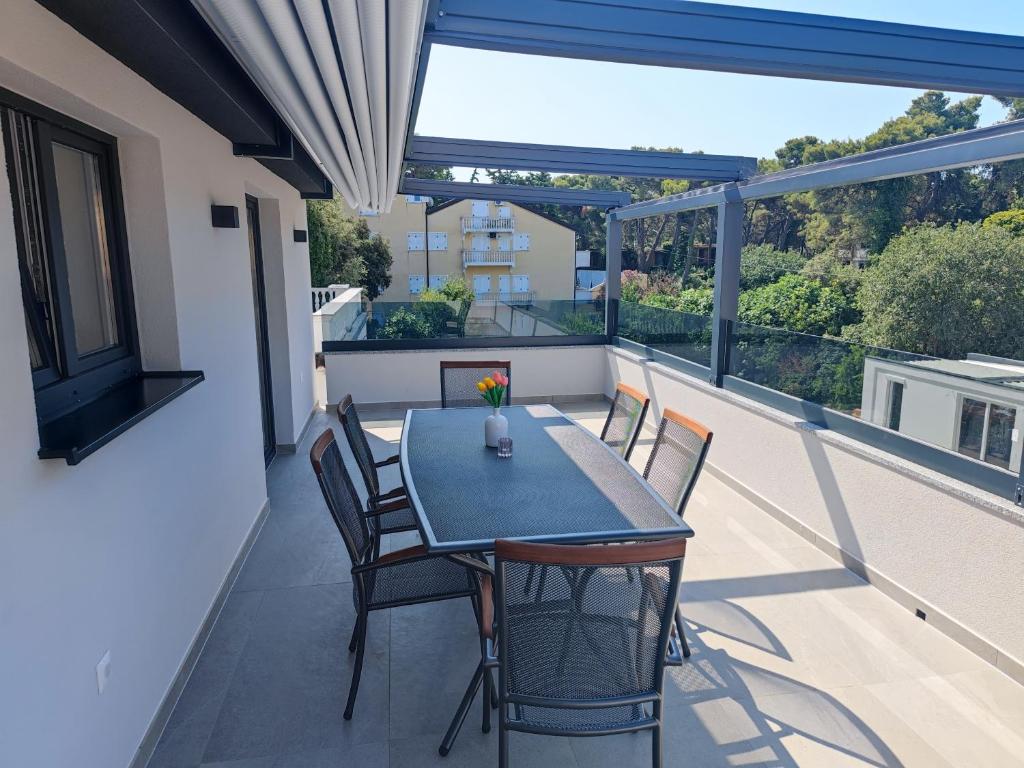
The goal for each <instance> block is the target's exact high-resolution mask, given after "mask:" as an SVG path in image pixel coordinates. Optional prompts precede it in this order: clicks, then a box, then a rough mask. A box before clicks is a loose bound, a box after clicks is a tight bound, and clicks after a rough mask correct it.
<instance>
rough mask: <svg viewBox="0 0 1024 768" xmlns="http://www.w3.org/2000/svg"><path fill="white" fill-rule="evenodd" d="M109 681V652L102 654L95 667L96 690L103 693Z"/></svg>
mask: <svg viewBox="0 0 1024 768" xmlns="http://www.w3.org/2000/svg"><path fill="white" fill-rule="evenodd" d="M109 680H110V651H107V652H106V653H104V654H103V658H102V659H100V663H99V664H97V665H96V690H97V691H99V692H100V693H103V690H104V689H105V688H106V687H107V682H108V681H109Z"/></svg>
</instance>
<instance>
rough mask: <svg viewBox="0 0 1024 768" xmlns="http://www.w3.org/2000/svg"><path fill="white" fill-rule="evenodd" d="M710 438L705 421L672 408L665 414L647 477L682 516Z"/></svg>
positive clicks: (645, 472)
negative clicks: (702, 422)
mask: <svg viewBox="0 0 1024 768" xmlns="http://www.w3.org/2000/svg"><path fill="white" fill-rule="evenodd" d="M711 438H712V432H711V430H710V429H708V428H707V427H705V426H704V425H703V424H700V423H699V422H696V421H694V420H693V419H690V418H687V417H686V416H683V415H682V414H681V413H678V412H676V411H673V410H672V409H671V408H666V409H665V410H664V412H663V413H662V418H661V424H659V425H658V436H657V437H656V438H655V440H654V447H653V448H652V449H651V456H650V458H649V459H648V460H647V467H646V469H644V477H645V478H646V479H647V482H648V483H650V484H651V487H653V488H654V490H656V491H657V492H658V493H659V494H660V495H661V497H662V498H663V499H665V501H666V502H667V503H668V504H669V505H670V506H672V507H673V508H674V509H675V510H676V512H678V513H679V516H680V517H682V514H683V509H684V508H685V507H686V501H687V499H689V498H690V492H691V491H693V486H694V485H696V484H697V478H698V476H699V475H700V470H701V468H702V467H703V466H704V458H705V457H706V456H707V454H708V448H709V447H710V445H711Z"/></svg>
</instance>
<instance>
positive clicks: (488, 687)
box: [480, 669, 494, 733]
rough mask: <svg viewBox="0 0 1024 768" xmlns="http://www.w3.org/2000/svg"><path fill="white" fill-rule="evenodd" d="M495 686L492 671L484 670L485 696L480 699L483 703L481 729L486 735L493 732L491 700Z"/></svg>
mask: <svg viewBox="0 0 1024 768" xmlns="http://www.w3.org/2000/svg"><path fill="white" fill-rule="evenodd" d="M493 686H494V678H492V677H491V670H489V669H485V670H484V695H483V696H481V697H480V699H481V703H482V704H483V710H484V715H483V718H484V720H483V724H482V725H481V726H480V729H481V730H482V731H483V732H484V733H490V732H491V699H492V698H493V693H492V687H493Z"/></svg>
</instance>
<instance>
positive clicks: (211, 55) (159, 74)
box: [39, 0, 331, 196]
mask: <svg viewBox="0 0 1024 768" xmlns="http://www.w3.org/2000/svg"><path fill="white" fill-rule="evenodd" d="M39 1H40V3H41V5H43V6H44V7H45V8H47V9H48V10H49V11H51V12H52V13H53V14H55V15H56V16H57V17H59V18H60V19H62V20H63V21H64V22H66V23H67V24H69V25H70V26H72V27H73V28H74V29H76V30H77V31H78V32H79V33H80V34H81V35H83V36H84V37H86V38H88V39H89V40H91V41H92V42H93V43H95V44H96V45H98V46H99V47H100V48H102V49H103V50H105V51H106V52H107V53H109V54H110V55H111V56H113V57H114V58H116V59H118V60H119V61H120V62H121V63H123V64H124V65H125V66H127V67H129V68H130V69H132V70H133V71H134V72H136V73H138V74H139V75H140V76H141V77H143V78H145V79H146V80H147V81H149V82H150V83H151V84H152V85H153V86H154V87H156V88H158V89H159V90H160V91H162V92H163V93H165V94H166V95H167V96H169V97H170V98H172V99H174V101H176V102H178V103H179V104H181V105H182V106H183V107H185V108H186V109H187V110H189V111H190V112H192V114H194V115H195V116H196V117H198V118H199V119H200V120H202V121H203V122H205V123H206V124H207V125H209V126H210V127H211V128H213V129H214V130H215V131H217V132H218V133H220V134H221V135H223V136H225V137H226V138H227V139H229V140H230V141H231V142H232V144H233V147H234V152H235V154H236V155H244V156H248V157H255V158H257V159H258V160H259V162H261V163H262V164H263V165H265V166H267V167H268V168H269V169H270V170H271V171H273V172H274V173H276V174H277V175H278V176H280V177H281V178H283V179H284V180H285V181H287V182H288V183H289V184H291V185H292V186H294V187H295V188H296V189H297V190H298V191H299V192H301V193H302V194H303V195H310V196H314V195H324V194H327V195H328V196H330V192H331V185H330V182H329V181H328V180H327V177H326V176H325V175H324V174H323V172H322V171H321V170H320V168H319V167H318V166H317V164H316V163H315V162H314V161H313V159H312V158H311V157H310V156H309V154H308V153H307V152H306V150H305V149H304V148H303V147H302V145H301V144H297V143H296V142H294V141H293V140H292V134H291V131H289V129H288V127H287V126H286V125H285V123H284V122H283V121H282V120H281V118H280V117H279V116H278V114H277V112H276V110H275V109H274V107H273V106H272V105H271V104H270V102H269V101H268V100H267V98H266V97H265V96H264V95H263V94H262V93H261V92H260V90H259V88H257V87H256V86H255V84H254V83H253V82H252V79H251V78H250V77H249V75H248V74H246V72H245V70H243V69H242V67H241V66H239V64H238V62H237V61H235V59H234V57H233V56H232V55H231V54H230V53H229V52H228V51H227V50H226V49H225V47H224V45H223V44H222V43H221V41H220V40H219V39H218V38H217V35H216V34H215V33H214V32H213V30H211V29H210V27H209V26H208V25H207V24H206V22H205V21H204V20H203V18H202V16H200V14H199V13H198V11H196V9H195V8H193V7H192V6H191V5H190V4H189V3H185V2H174V3H168V2H161V0H39Z"/></svg>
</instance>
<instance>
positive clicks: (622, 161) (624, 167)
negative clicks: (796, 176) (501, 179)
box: [405, 136, 757, 181]
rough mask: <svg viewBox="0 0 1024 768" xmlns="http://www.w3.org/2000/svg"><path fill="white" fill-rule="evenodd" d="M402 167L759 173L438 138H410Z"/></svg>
mask: <svg viewBox="0 0 1024 768" xmlns="http://www.w3.org/2000/svg"><path fill="white" fill-rule="evenodd" d="M405 161H406V162H407V163H418V164H422V165H438V166H460V167H466V168H502V169H507V170H522V171H549V172H552V173H585V174H593V175H598V176H651V177H655V178H663V179H695V180H704V181H737V180H739V179H745V178H748V177H749V176H751V175H753V174H754V173H755V172H756V171H757V159H756V158H753V157H739V156H733V155H703V154H688V153H685V152H648V151H644V150H631V149H598V148H594V147H566V146H556V145H548V144H519V143H515V142H508V141H474V140H470V139H449V138H441V137H436V136H415V137H413V139H412V142H411V145H410V149H409V151H408V152H407V153H406V158H405Z"/></svg>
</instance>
